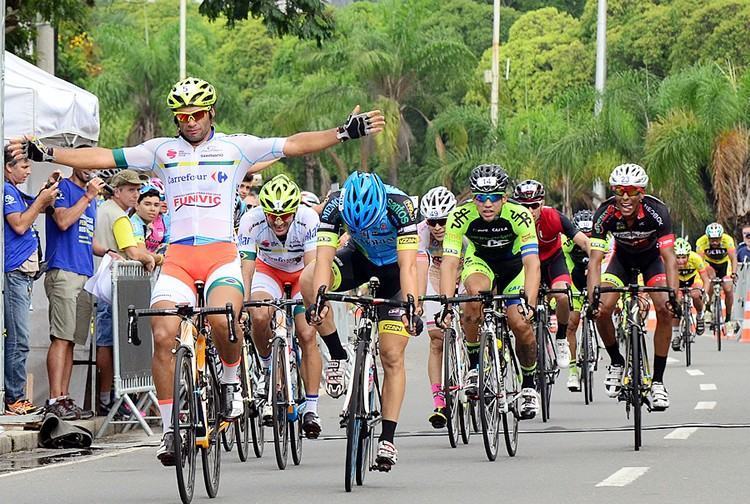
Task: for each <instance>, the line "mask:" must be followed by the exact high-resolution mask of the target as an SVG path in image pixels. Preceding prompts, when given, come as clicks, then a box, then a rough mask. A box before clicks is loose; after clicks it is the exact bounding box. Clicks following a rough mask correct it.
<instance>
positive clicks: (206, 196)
mask: <svg viewBox="0 0 750 504" xmlns="http://www.w3.org/2000/svg"><path fill="white" fill-rule="evenodd" d="M216 99H217V95H216V91H215V89H214V87H213V86H212V85H211V84H209V83H208V82H206V81H204V80H202V79H196V78H193V77H189V78H187V79H184V80H182V81H180V82H178V83H177V84H175V85H174V87H172V89H171V90H170V91H169V93H168V95H167V104H168V106H169V108H170V110H171V111H172V113H173V114H174V121H175V125H176V126H177V128H178V135H177V136H176V137H171V138H154V139H152V140H148V141H146V142H144V143H142V144H141V145H138V146H135V147H125V148H120V149H114V150H110V149H104V148H101V147H94V148H91V149H63V148H59V147H54V148H53V147H46V146H44V145H42V144H41V142H39V141H37V140H34V139H32V138H29V137H27V138H24V139H16V140H14V141H12V142H11V144H10V146H9V148H10V149H11V152H12V153H13V155H14V156H16V157H17V158H19V159H20V158H21V157H23V156H24V155H28V157H29V158H30V159H32V160H34V161H55V162H57V163H60V164H64V165H68V166H72V167H73V168H78V169H82V170H100V169H105V168H126V167H128V168H132V169H136V170H142V171H149V170H153V171H155V172H156V173H157V175H159V177H160V178H161V179H162V180H163V181H164V183H165V190H166V197H167V205H168V207H169V214H170V216H171V230H170V245H169V253H168V254H167V258H166V260H165V262H164V266H163V267H162V271H161V275H160V276H159V279H158V280H157V282H156V285H155V286H154V289H153V291H152V296H151V306H152V307H153V308H156V309H169V308H173V307H174V306H175V305H176V304H178V303H188V304H191V305H193V304H195V303H196V287H195V282H196V281H202V282H204V284H205V295H206V298H207V300H206V304H207V305H209V306H224V305H225V304H226V303H232V306H234V307H235V309H236V310H237V312H238V313H239V311H240V309H241V306H242V300H243V295H244V289H243V285H242V273H241V270H240V258H239V254H238V251H237V245H236V243H235V235H234V226H233V221H232V218H233V210H234V201H235V193H236V190H237V185H238V184H239V183H240V182H241V181H242V179H243V178H244V177H245V174H246V173H248V171H250V172H253V171H258V170H260V169H261V168H262V167H263V166H265V165H267V164H269V163H270V162H272V161H273V160H274V159H277V158H280V157H284V156H287V157H290V156H302V155H305V154H309V153H313V152H318V151H321V150H324V149H327V148H328V147H332V146H333V145H336V144H337V143H339V142H341V141H343V140H347V139H350V138H359V137H362V136H364V135H368V134H373V133H377V132H379V131H381V130H382V127H383V125H384V119H383V116H382V114H381V113H380V112H379V111H373V112H367V113H362V114H360V113H359V107H357V108H355V109H354V111H353V113H352V114H351V115H350V116H349V118H348V120H347V122H346V123H345V124H344V125H343V126H341V127H339V128H333V129H329V130H325V131H316V132H307V133H297V134H295V135H292V136H290V137H288V138H258V137H255V136H252V135H244V134H239V135H225V134H222V133H218V132H216V131H215V130H214V119H215V116H216V108H215V104H216ZM208 320H209V323H210V325H211V329H212V335H213V341H214V344H215V345H216V347H217V349H218V352H219V356H220V357H221V360H222V363H223V373H222V377H221V382H222V386H221V398H222V411H221V414H222V416H223V417H224V418H227V419H232V418H235V417H237V416H239V415H240V414H241V413H242V409H243V404H242V396H241V393H240V390H239V376H238V369H239V364H240V350H241V349H240V345H239V344H230V343H229V327H228V324H227V319H226V317H224V316H221V315H217V316H213V317H208ZM237 320H239V317H237ZM179 324H180V319H179V318H178V317H154V318H153V319H151V327H152V329H153V337H154V355H153V362H152V374H153V378H154V383H155V385H156V392H157V397H158V399H159V409H160V410H161V416H162V422H163V424H164V436H163V437H162V441H161V445H160V446H159V448H158V450H157V457H158V458H159V460H160V461H161V462H162V464H164V465H174V464H175V460H174V448H173V444H174V443H173V438H174V434H173V431H172V387H173V375H174V364H173V362H172V359H173V357H172V350H173V348H174V345H175V335H176V334H177V332H178V330H179Z"/></svg>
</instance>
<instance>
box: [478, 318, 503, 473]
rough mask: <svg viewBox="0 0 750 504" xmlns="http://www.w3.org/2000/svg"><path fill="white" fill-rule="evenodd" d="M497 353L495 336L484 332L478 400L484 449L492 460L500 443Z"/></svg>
mask: <svg viewBox="0 0 750 504" xmlns="http://www.w3.org/2000/svg"><path fill="white" fill-rule="evenodd" d="M493 346H494V348H493ZM496 355H497V346H496V343H495V338H494V337H493V335H492V334H491V333H489V332H487V331H484V332H482V335H481V342H480V345H479V387H478V389H479V399H478V401H477V402H478V403H479V416H480V418H481V421H482V439H483V440H484V451H485V453H486V454H487V458H488V459H489V460H490V461H494V460H495V459H496V458H497V450H498V445H499V444H500V403H499V395H500V383H499V381H498V375H499V370H498V369H497V365H498V360H497V358H496V357H495V356H496Z"/></svg>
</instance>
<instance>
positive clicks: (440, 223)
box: [427, 218, 448, 227]
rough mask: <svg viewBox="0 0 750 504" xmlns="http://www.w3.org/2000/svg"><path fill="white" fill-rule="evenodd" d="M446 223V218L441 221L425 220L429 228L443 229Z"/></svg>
mask: <svg viewBox="0 0 750 504" xmlns="http://www.w3.org/2000/svg"><path fill="white" fill-rule="evenodd" d="M447 223H448V218H443V219H427V225H428V226H430V227H435V226H441V227H445V225H446V224H447Z"/></svg>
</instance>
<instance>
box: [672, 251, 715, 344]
mask: <svg viewBox="0 0 750 504" xmlns="http://www.w3.org/2000/svg"><path fill="white" fill-rule="evenodd" d="M674 253H675V256H676V257H677V275H678V276H679V279H680V288H683V287H690V288H691V289H693V290H691V291H690V297H692V298H693V306H695V311H696V313H697V317H696V319H695V332H696V333H697V334H698V335H701V334H703V331H704V330H705V327H706V325H705V321H704V319H703V292H702V291H701V290H700V288H701V287H703V286H704V285H708V283H709V282H710V279H709V277H708V270H707V268H706V263H705V261H704V260H703V258H702V257H701V256H700V255H698V254H696V253H695V252H693V250H692V247H691V246H690V243H689V242H688V241H687V240H686V239H685V238H677V239H676V240H675V242H674ZM681 349H682V346H681V345H680V322H679V320H677V319H675V320H674V321H673V323H672V350H675V351H678V352H679V351H680V350H681Z"/></svg>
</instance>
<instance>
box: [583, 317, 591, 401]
mask: <svg viewBox="0 0 750 504" xmlns="http://www.w3.org/2000/svg"><path fill="white" fill-rule="evenodd" d="M582 326H583V327H582V330H581V335H582V338H581V347H582V348H583V352H582V356H581V390H582V392H583V402H584V404H586V405H588V404H589V403H590V402H591V396H590V395H589V393H590V392H591V375H592V374H593V373H590V371H591V353H592V352H591V336H590V334H589V330H590V328H589V324H588V319H583V324H582Z"/></svg>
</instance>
